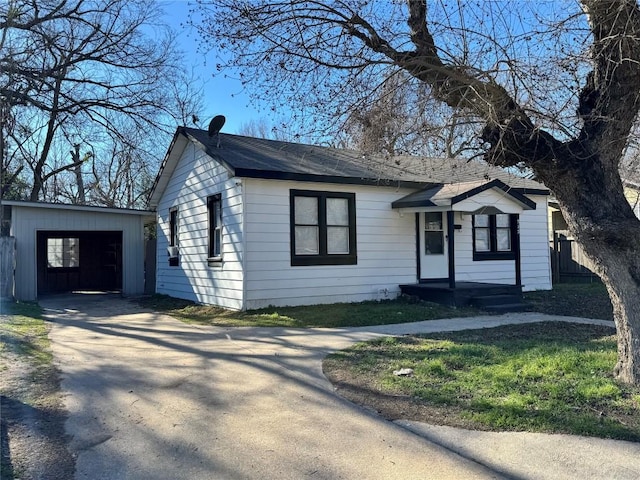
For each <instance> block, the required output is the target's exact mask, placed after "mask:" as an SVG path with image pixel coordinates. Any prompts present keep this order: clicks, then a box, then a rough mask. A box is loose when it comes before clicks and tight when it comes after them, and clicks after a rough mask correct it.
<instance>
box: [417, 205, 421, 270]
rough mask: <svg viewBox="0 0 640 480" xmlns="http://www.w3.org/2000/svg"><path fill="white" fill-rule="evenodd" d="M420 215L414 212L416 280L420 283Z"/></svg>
mask: <svg viewBox="0 0 640 480" xmlns="http://www.w3.org/2000/svg"><path fill="white" fill-rule="evenodd" d="M421 270H422V269H421V266H420V214H419V213H418V212H416V279H417V280H418V283H420V275H421V273H420V272H421Z"/></svg>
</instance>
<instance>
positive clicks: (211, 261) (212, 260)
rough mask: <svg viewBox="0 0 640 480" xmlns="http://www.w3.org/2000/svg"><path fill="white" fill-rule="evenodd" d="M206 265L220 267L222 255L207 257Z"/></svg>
mask: <svg viewBox="0 0 640 480" xmlns="http://www.w3.org/2000/svg"><path fill="white" fill-rule="evenodd" d="M207 265H208V266H210V267H221V266H222V257H209V258H207Z"/></svg>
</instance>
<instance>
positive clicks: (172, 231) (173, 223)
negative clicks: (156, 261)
mask: <svg viewBox="0 0 640 480" xmlns="http://www.w3.org/2000/svg"><path fill="white" fill-rule="evenodd" d="M177 249H178V209H177V208H176V207H172V208H171V209H170V210H169V250H170V251H171V252H176V253H170V254H169V266H171V267H177V266H178V264H179V263H180V261H179V259H178V255H177Z"/></svg>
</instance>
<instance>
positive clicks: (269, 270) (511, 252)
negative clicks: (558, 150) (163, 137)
mask: <svg viewBox="0 0 640 480" xmlns="http://www.w3.org/2000/svg"><path fill="white" fill-rule="evenodd" d="M409 172H411V173H409ZM547 195H548V191H547V190H546V189H545V188H544V187H543V186H541V185H540V184H538V183H536V182H533V181H530V180H527V179H524V178H520V177H517V176H513V175H510V174H508V173H506V172H505V171H503V170H501V169H497V168H493V167H489V166H487V165H485V164H480V163H478V162H466V161H456V160H452V159H427V158H416V157H397V158H393V159H389V160H387V159H384V158H382V157H376V156H363V155H362V153H359V152H356V151H348V150H339V149H333V148H327V147H320V146H311V145H302V144H294V143H287V142H280V141H274V140H265V139H256V138H249V137H242V136H236V135H228V134H217V135H216V134H214V135H209V133H208V132H207V131H204V130H198V129H192V128H185V127H181V128H178V130H177V131H176V133H175V135H174V138H173V140H172V143H171V145H170V147H169V150H168V153H167V155H166V157H165V159H164V162H163V164H162V167H161V170H160V172H159V174H158V177H157V178H156V183H155V185H154V190H153V192H152V195H151V201H150V205H151V207H152V208H155V209H156V212H157V225H158V248H157V252H158V254H157V255H158V257H157V273H156V290H157V292H158V293H163V294H168V295H171V296H173V297H179V298H184V299H189V300H194V301H196V302H199V303H205V304H214V305H220V306H223V307H227V308H231V309H253V308H259V307H265V306H268V305H276V306H282V305H305V304H322V303H334V302H355V301H363V300H371V299H385V298H393V297H396V296H397V295H398V294H400V292H401V291H405V292H407V293H411V294H420V295H421V296H423V297H424V298H428V299H430V300H436V301H443V303H453V304H459V303H463V302H464V301H468V300H469V296H470V295H476V294H478V293H477V292H475V290H474V291H473V292H472V293H471V294H470V295H466V296H463V297H461V298H462V301H461V298H457V297H456V292H457V293H460V292H463V291H464V290H465V289H467V290H468V289H470V288H479V287H486V286H492V287H496V288H499V287H500V286H505V287H509V288H510V289H511V290H509V292H510V293H513V292H514V291H516V292H518V293H521V291H522V290H525V291H528V290H537V289H549V288H551V273H550V268H549V248H548V241H547ZM498 293H499V292H498ZM505 293H507V292H505Z"/></svg>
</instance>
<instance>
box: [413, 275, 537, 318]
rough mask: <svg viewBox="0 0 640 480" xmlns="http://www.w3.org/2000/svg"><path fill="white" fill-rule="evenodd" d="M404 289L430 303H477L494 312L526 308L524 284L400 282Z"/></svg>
mask: <svg viewBox="0 0 640 480" xmlns="http://www.w3.org/2000/svg"><path fill="white" fill-rule="evenodd" d="M400 291H401V292H402V293H403V294H405V295H411V296H415V297H418V298H420V299H421V300H425V301H428V302H434V303H439V304H441V305H447V306H450V307H466V306H476V307H479V308H483V309H485V310H489V311H492V312H514V311H521V310H523V309H524V308H525V305H524V304H523V303H522V286H519V285H501V284H495V283H482V282H456V283H455V287H451V285H450V284H449V282H444V281H443V282H425V283H413V284H406V285H400Z"/></svg>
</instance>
